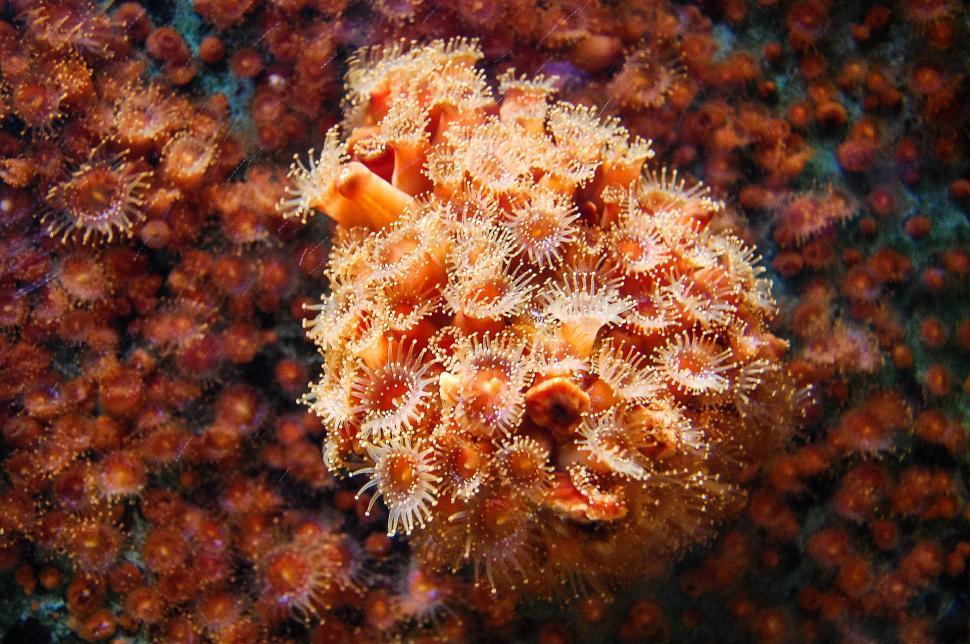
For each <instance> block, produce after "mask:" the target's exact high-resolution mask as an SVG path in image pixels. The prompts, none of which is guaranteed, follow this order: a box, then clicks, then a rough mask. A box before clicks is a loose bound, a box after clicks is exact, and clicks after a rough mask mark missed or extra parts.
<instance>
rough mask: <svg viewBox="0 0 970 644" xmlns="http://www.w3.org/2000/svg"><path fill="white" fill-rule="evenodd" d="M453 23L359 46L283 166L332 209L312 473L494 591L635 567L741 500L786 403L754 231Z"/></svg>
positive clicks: (313, 334) (622, 132)
mask: <svg viewBox="0 0 970 644" xmlns="http://www.w3.org/2000/svg"><path fill="white" fill-rule="evenodd" d="M481 56H482V54H481V51H480V50H479V49H478V46H477V44H476V43H474V42H468V41H463V40H455V41H449V42H440V41H438V42H434V43H431V44H429V45H426V46H418V45H413V44H410V45H394V46H391V47H389V48H386V49H379V50H376V51H366V52H363V53H361V54H359V55H358V56H357V57H356V58H355V59H354V61H353V62H352V63H351V67H350V71H349V72H348V75H347V100H346V108H345V111H346V112H347V114H348V116H347V119H346V121H345V122H344V123H343V125H342V128H343V130H344V131H346V132H347V135H346V139H343V138H342V137H341V135H340V134H339V131H338V129H336V128H335V129H333V130H331V131H330V132H328V133H327V136H326V138H325V142H324V145H323V149H322V150H321V151H320V152H314V151H311V152H310V160H309V161H308V162H306V163H304V162H301V161H298V162H297V163H296V164H294V166H293V169H292V170H291V176H292V178H293V183H294V187H293V188H291V189H290V190H289V193H290V196H289V197H288V198H286V199H284V200H283V202H282V203H281V209H282V210H283V211H284V212H285V214H286V215H287V216H290V217H293V216H298V217H303V218H305V217H306V216H307V215H308V214H310V212H311V210H312V209H319V210H321V211H323V212H324V213H326V214H327V215H328V216H329V217H330V218H332V219H333V220H334V221H335V222H337V224H338V228H337V230H336V233H335V242H334V247H333V251H332V252H331V259H330V264H329V266H328V267H327V277H328V279H329V283H330V292H329V293H328V294H327V295H326V296H324V298H323V301H322V302H321V304H319V305H315V306H312V307H310V308H311V309H313V310H314V311H315V312H316V313H315V316H314V317H313V318H312V319H311V320H309V321H308V322H307V325H306V326H307V335H308V337H310V338H311V339H313V341H314V342H315V343H316V345H317V346H318V347H319V349H320V351H321V353H322V354H323V361H324V371H323V376H322V378H321V379H320V381H319V382H317V383H316V384H315V385H314V386H313V387H312V388H311V390H310V393H309V394H308V395H307V396H306V400H307V401H308V402H309V404H310V406H311V408H312V409H313V411H314V412H315V413H316V414H317V415H318V416H320V417H321V418H322V419H323V422H324V425H325V427H326V430H327V433H326V438H325V442H324V447H323V450H324V456H325V459H326V462H327V466H328V467H329V468H330V469H331V470H333V471H338V472H339V471H345V472H350V473H351V474H353V475H355V476H363V477H365V478H366V480H367V482H366V483H365V484H364V485H363V486H362V487H361V488H360V492H359V493H364V492H366V491H369V490H370V491H371V492H372V494H373V496H371V499H370V502H369V506H368V510H370V507H371V506H373V505H374V503H375V501H376V500H377V499H378V498H379V497H380V498H382V499H383V501H384V503H385V504H386V505H387V508H388V524H387V527H388V534H391V535H393V534H395V533H397V532H401V533H404V534H408V535H411V542H412V544H413V545H414V548H415V551H416V552H417V554H418V557H419V560H420V561H422V562H423V563H427V564H428V565H429V567H431V568H433V569H435V570H442V571H444V570H450V571H457V570H459V569H461V568H462V567H463V566H465V565H466V564H470V565H471V567H472V568H473V569H474V571H475V574H476V575H479V576H484V577H485V578H486V579H487V582H488V584H489V586H490V587H491V588H493V589H496V590H499V589H501V590H503V591H511V590H516V589H525V588H528V589H530V590H532V589H536V590H538V591H540V592H546V593H550V592H557V591H560V590H561V588H560V586H561V585H562V584H568V585H569V587H570V590H572V588H573V587H574V586H579V587H585V586H587V585H589V586H592V587H593V588H599V587H603V584H604V582H609V581H616V580H627V579H629V578H631V577H632V578H636V577H642V576H644V575H645V574H646V573H647V572H648V571H654V570H655V569H656V568H657V566H658V564H662V563H663V562H665V561H670V560H671V559H672V558H673V557H674V556H675V555H676V554H677V553H679V552H680V551H681V550H682V549H683V548H684V547H685V546H687V545H689V544H691V543H696V542H698V541H703V540H705V539H708V538H709V537H710V536H711V534H712V531H713V526H714V525H716V524H717V523H718V522H719V521H720V520H722V519H723V518H724V517H725V516H727V515H730V514H732V513H734V512H735V511H737V509H738V508H739V507H740V501H741V498H742V493H741V490H740V488H739V485H738V484H739V482H740V480H741V478H742V476H743V474H744V471H745V469H746V468H748V467H750V466H752V465H757V464H758V463H759V462H760V461H762V460H763V459H765V458H766V456H768V455H769V454H771V453H772V452H773V451H774V450H776V449H777V448H778V447H779V446H780V445H781V444H782V443H783V442H784V441H785V439H786V438H787V437H788V434H789V432H790V430H791V428H792V424H793V421H794V416H795V407H796V404H797V402H798V400H797V395H796V392H795V388H794V386H793V384H792V379H791V377H790V376H789V374H788V372H787V368H786V366H785V365H784V363H783V358H784V355H785V352H786V349H787V346H786V344H785V343H784V342H783V341H781V340H780V339H779V338H777V337H776V336H774V335H772V334H771V333H770V332H769V331H768V330H767V328H766V325H767V322H768V321H769V320H770V319H771V317H772V316H773V315H774V303H773V302H772V299H771V295H770V286H769V283H768V281H767V280H766V279H765V278H764V277H763V276H762V272H763V269H761V268H759V267H757V266H756V264H755V263H754V262H755V259H756V258H755V257H754V253H753V251H751V250H750V249H749V248H748V247H746V246H745V245H744V243H743V242H741V241H740V240H739V239H738V238H737V237H735V236H733V235H732V234H730V232H728V231H727V230H720V231H715V230H714V229H713V226H712V220H714V219H715V218H716V217H717V216H718V214H719V212H720V211H721V210H722V209H723V205H722V204H721V203H719V202H717V201H714V200H713V199H711V198H710V197H708V194H707V190H706V189H705V188H703V187H701V186H697V185H688V184H687V183H686V182H685V181H684V180H682V179H678V177H677V175H676V173H675V172H673V171H670V172H668V171H667V170H666V169H659V170H658V169H656V168H654V169H650V170H646V172H645V169H644V164H645V162H646V160H647V159H649V158H650V157H651V156H652V155H653V153H652V152H651V150H650V146H649V144H648V143H647V142H646V141H643V140H641V139H637V138H634V137H631V136H630V135H629V133H628V132H627V131H626V129H625V128H623V127H622V126H621V125H620V124H619V123H618V122H617V121H616V120H614V119H608V118H602V117H600V116H599V115H597V113H596V111H595V110H592V109H590V108H586V107H582V106H578V105H574V104H571V103H568V102H556V101H555V100H554V98H553V94H554V92H553V90H552V86H551V81H550V80H548V79H545V78H542V77H537V78H533V79H528V78H522V77H517V76H516V75H515V74H514V72H512V71H510V72H509V73H507V74H506V75H505V76H503V77H502V78H501V79H500V82H499V83H498V94H495V93H493V91H492V90H491V88H490V86H489V84H488V83H487V81H486V79H485V77H484V75H483V74H482V73H481V71H480V70H478V69H476V67H475V63H476V62H477V61H478V60H479V59H480V58H481Z"/></svg>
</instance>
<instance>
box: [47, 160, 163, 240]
mask: <svg viewBox="0 0 970 644" xmlns="http://www.w3.org/2000/svg"><path fill="white" fill-rule="evenodd" d="M149 176H150V173H149V172H144V171H140V170H138V169H136V167H135V166H134V164H133V163H132V162H130V161H126V160H125V159H124V158H123V157H121V156H116V157H110V158H109V157H101V156H100V155H92V158H90V159H89V160H88V161H86V162H84V163H83V164H81V165H80V166H79V167H78V168H77V169H76V170H74V171H73V172H72V173H71V174H70V175H69V176H68V177H67V178H65V179H64V180H62V181H60V182H59V183H56V184H55V185H54V186H52V187H51V189H50V190H49V191H48V192H47V199H46V201H45V204H44V210H45V212H44V214H43V215H42V216H41V221H42V222H44V223H46V225H47V232H48V234H50V235H51V237H58V238H60V239H61V241H67V240H69V239H77V238H80V240H81V241H82V243H88V242H89V241H93V242H96V241H107V242H110V241H111V240H112V239H114V238H115V236H116V235H117V236H121V237H127V236H130V235H131V234H132V230H133V228H134V225H135V224H136V223H138V222H140V221H141V220H142V219H143V218H144V214H143V212H142V205H143V202H142V195H143V194H144V191H145V189H146V188H147V187H148V177H149Z"/></svg>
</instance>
